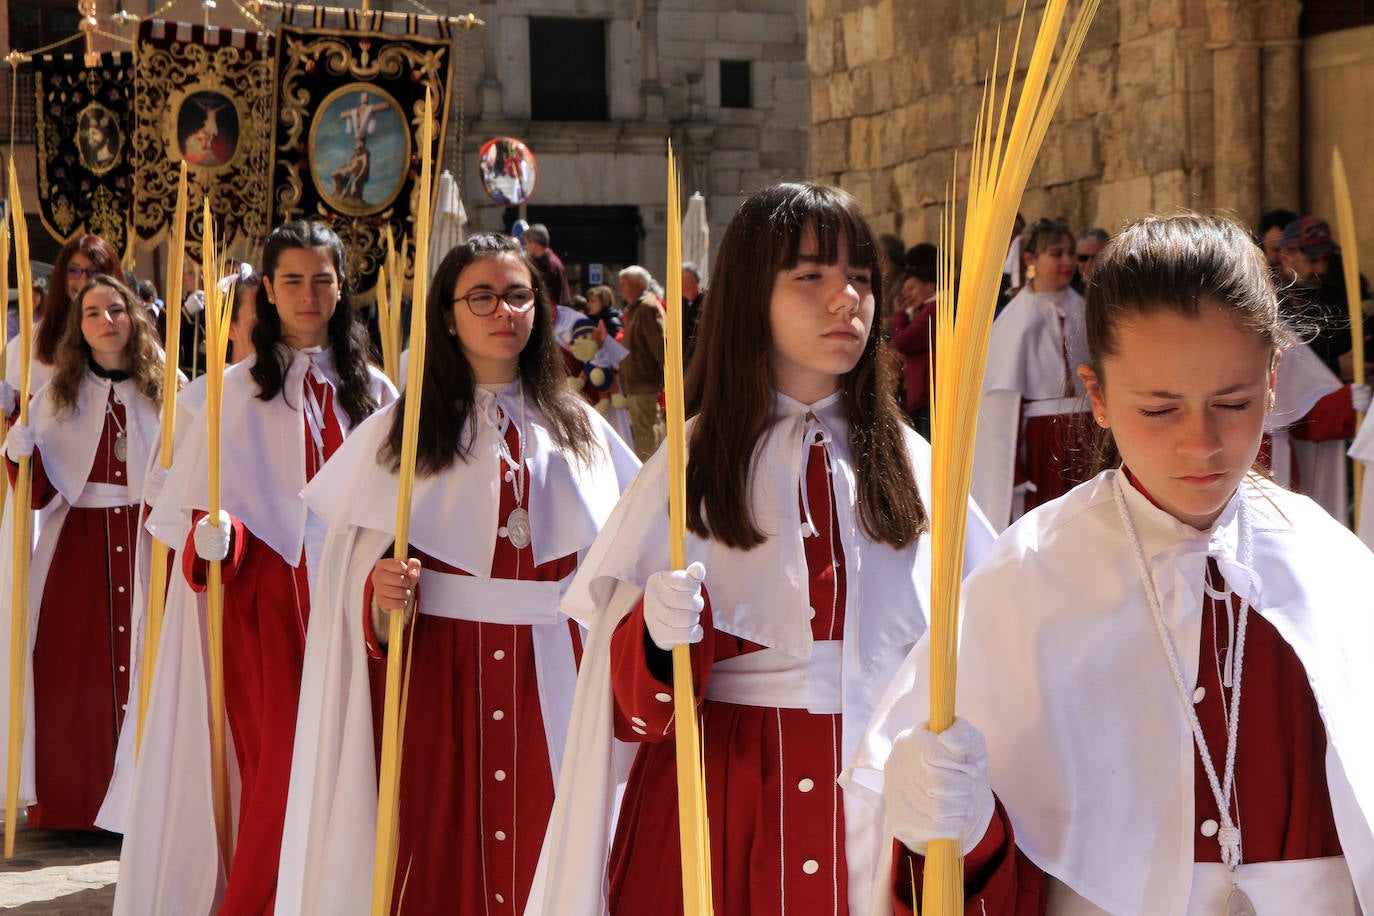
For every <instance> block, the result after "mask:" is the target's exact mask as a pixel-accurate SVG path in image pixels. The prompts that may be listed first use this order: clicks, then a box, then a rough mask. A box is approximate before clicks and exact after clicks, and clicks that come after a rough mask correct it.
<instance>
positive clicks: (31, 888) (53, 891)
mask: <svg viewBox="0 0 1374 916" xmlns="http://www.w3.org/2000/svg"><path fill="white" fill-rule="evenodd" d="M21 817H22V815H21ZM119 841H120V837H119V836H118V834H113V833H84V832H80V831H75V830H30V829H28V828H27V827H26V826H24V824H23V823H22V821H21V823H20V826H19V831H18V833H17V834H16V835H15V842H14V858H12V859H0V910H4V911H5V912H6V913H17V914H23V916H97V914H98V916H108V914H109V913H110V911H111V910H112V909H113V907H114V890H115V877H116V876H117V875H118V873H119Z"/></svg>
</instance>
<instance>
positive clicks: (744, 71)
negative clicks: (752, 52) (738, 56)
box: [720, 60, 754, 108]
mask: <svg viewBox="0 0 1374 916" xmlns="http://www.w3.org/2000/svg"><path fill="white" fill-rule="evenodd" d="M720 107H721V108H753V107H754V91H753V86H752V85H751V84H750V79H749V61H747V60H723V61H721V62H720Z"/></svg>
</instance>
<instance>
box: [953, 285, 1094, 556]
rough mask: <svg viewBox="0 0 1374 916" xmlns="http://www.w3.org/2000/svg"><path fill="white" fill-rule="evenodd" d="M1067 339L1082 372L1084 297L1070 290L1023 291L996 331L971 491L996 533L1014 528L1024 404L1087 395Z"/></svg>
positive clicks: (994, 326) (981, 407)
mask: <svg viewBox="0 0 1374 916" xmlns="http://www.w3.org/2000/svg"><path fill="white" fill-rule="evenodd" d="M1061 313H1062V314H1063V316H1064V317H1063V318H1062V319H1061V318H1060V314H1061ZM1065 338H1067V339H1068V357H1067V358H1068V368H1069V369H1070V370H1076V369H1077V368H1078V366H1079V365H1080V364H1082V363H1086V362H1088V340H1087V330H1086V327H1085V325H1084V317H1083V297H1082V296H1080V295H1078V293H1077V292H1075V291H1074V290H1073V289H1072V288H1070V287H1066V288H1065V289H1063V290H1062V291H1060V292H1058V293H1037V292H1034V291H1033V290H1031V289H1030V287H1029V286H1026V287H1022V289H1021V291H1020V292H1019V293H1017V294H1016V295H1015V296H1014V297H1012V300H1011V301H1010V302H1009V303H1007V307H1006V308H1005V309H1003V310H1002V314H1000V315H998V316H997V320H996V321H994V322H993V324H992V332H991V335H990V336H989V338H988V358H987V368H986V370H985V373H984V375H983V396H982V399H981V400H980V402H979V406H978V430H977V439H976V442H975V445H974V452H973V482H972V485H971V492H972V495H973V498H974V500H975V501H976V502H977V503H978V505H979V506H981V507H982V509H983V511H984V512H986V513H987V516H988V520H989V521H990V522H992V524H993V527H994V528H996V529H997V530H998V531H1001V530H1002V529H1004V528H1006V527H1007V525H1008V524H1009V522H1010V521H1011V514H1012V482H1013V478H1014V477H1015V473H1016V449H1017V444H1018V442H1019V441H1020V438H1021V402H1022V400H1027V401H1047V400H1055V399H1057V398H1061V397H1063V396H1064V392H1065V391H1066V390H1070V389H1071V390H1073V391H1074V392H1075V393H1076V394H1078V395H1083V394H1084V391H1083V385H1082V383H1081V382H1080V381H1079V380H1078V377H1077V376H1076V375H1071V376H1066V367H1065V353H1064V346H1065V344H1064V341H1065ZM1084 405H1085V406H1084V409H1085V410H1086V409H1088V408H1087V406H1086V405H1087V399H1086V397H1085V398H1084Z"/></svg>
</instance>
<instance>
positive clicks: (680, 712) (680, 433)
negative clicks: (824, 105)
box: [663, 142, 715, 916]
mask: <svg viewBox="0 0 1374 916" xmlns="http://www.w3.org/2000/svg"><path fill="white" fill-rule="evenodd" d="M681 209H682V204H681V201H680V200H679V198H678V176H677V161H676V160H675V158H674V156H673V145H672V143H671V142H669V144H668V276H667V277H666V278H665V279H666V280H667V284H668V289H667V295H668V307H669V312H668V315H667V320H666V321H665V322H664V323H663V328H664V337H665V340H664V348H663V349H664V353H663V391H664V403H665V405H666V408H667V409H666V413H667V417H666V421H667V428H668V435H667V444H666V446H665V447H666V448H667V450H668V530H669V539H668V563H669V565H670V566H671V567H672V568H673V569H683V568H685V567H686V565H687V432H686V416H685V413H686V410H685V407H684V404H683V391H682V387H683V385H682V314H681V308H682V218H681ZM673 722H674V728H675V735H674V740H675V742H676V750H677V756H676V760H677V816H678V841H679V846H680V851H681V854H682V906H683V912H684V913H685V914H686V916H710V914H711V913H713V912H714V906H715V904H714V900H713V898H712V894H711V834H710V831H709V826H708V823H707V814H706V784H705V779H704V775H703V773H702V759H701V736H700V734H699V730H698V724H697V706H696V690H695V688H694V687H693V684H692V654H691V647H690V646H688V645H686V644H683V645H678V646H673Z"/></svg>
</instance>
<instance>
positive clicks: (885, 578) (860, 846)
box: [526, 395, 992, 916]
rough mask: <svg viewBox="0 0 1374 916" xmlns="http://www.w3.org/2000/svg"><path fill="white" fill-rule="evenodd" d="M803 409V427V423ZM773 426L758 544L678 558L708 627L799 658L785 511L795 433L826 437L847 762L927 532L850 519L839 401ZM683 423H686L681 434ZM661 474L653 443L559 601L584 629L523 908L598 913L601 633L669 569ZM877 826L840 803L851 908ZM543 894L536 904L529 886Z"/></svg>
mask: <svg viewBox="0 0 1374 916" xmlns="http://www.w3.org/2000/svg"><path fill="white" fill-rule="evenodd" d="M809 416H814V418H815V419H814V421H812V420H810V419H808V417H809ZM771 422H772V425H771V427H770V428H769V429H768V430H766V431H765V433H764V436H763V438H762V440H761V441H760V443H759V445H758V446H757V448H756V452H755V456H756V457H755V462H754V470H753V472H752V473H751V501H752V506H753V511H754V518H755V521H756V522H757V523H758V525H759V527H760V528H761V529H762V530H763V531H764V533H765V534H767V535H769V537H768V540H766V541H765V542H764V543H763V544H761V545H759V546H758V547H756V548H754V549H753V550H749V551H740V550H735V549H732V548H729V547H726V546H724V545H722V544H720V543H718V542H716V541H713V540H702V539H700V538H698V537H696V536H694V535H692V534H691V533H690V532H689V533H688V535H687V562H688V563H691V562H692V561H695V560H700V561H701V562H702V563H703V564H704V565H705V567H706V586H707V588H708V589H709V590H710V594H711V607H712V613H713V615H714V622H715V626H716V627H717V628H718V629H720V630H722V631H724V632H726V633H730V634H732V635H735V636H740V637H743V638H745V639H749V640H751V641H753V642H757V643H760V644H761V645H764V646H766V647H769V648H773V649H777V650H779V651H782V652H786V653H788V654H790V655H793V656H795V657H797V658H801V659H805V658H808V657H809V656H810V654H811V650H812V639H811V624H810V603H809V593H808V585H807V581H808V580H807V571H806V557H805V552H804V548H803V546H802V537H801V521H802V520H801V517H800V509H799V507H798V505H797V503H798V497H797V494H798V493H799V492H800V482H801V472H802V466H803V465H802V461H803V458H804V455H805V449H806V448H807V447H808V444H807V441H806V436H805V433H806V432H807V430H808V429H814V428H815V427H814V426H809V424H810V423H812V422H818V423H819V424H820V425H821V426H822V427H823V428H824V429H825V430H826V431H828V433H829V435H830V443H829V446H828V447H829V450H830V456H831V463H832V467H833V469H834V476H833V485H834V487H835V503H836V507H837V516H836V524H837V525H838V526H839V530H840V537H841V542H842V544H843V549H844V557H845V566H846V570H847V571H848V579H847V588H846V595H845V599H846V600H845V616H844V637H843V642H844V647H843V666H844V673H843V676H842V688H841V689H842V708H843V718H842V736H841V745H842V749H843V751H844V753H845V758H844V759H847V757H848V754H849V753H850V752H852V751H853V749H854V747H855V746H856V744H857V741H858V739H859V736H860V734H861V733H862V730H863V728H864V726H865V725H866V724H867V722H868V718H869V714H870V713H871V711H872V709H873V704H874V703H875V702H876V700H877V698H878V697H879V695H880V694H881V691H882V689H883V687H884V686H885V685H886V684H887V682H888V680H889V679H890V678H891V676H892V674H893V672H894V671H895V670H896V668H897V665H898V664H899V663H900V661H901V658H902V657H903V656H904V655H905V654H906V653H907V651H908V650H909V649H910V647H911V646H912V645H913V644H914V643H915V641H916V639H917V638H918V637H919V636H920V635H921V634H922V633H923V632H925V629H926V626H927V615H928V608H929V583H930V546H929V538H928V537H926V536H923V537H921V538H920V540H919V541H918V542H917V543H916V544H914V545H912V546H911V547H908V548H906V549H904V550H896V549H894V548H892V547H890V546H888V545H886V544H882V543H875V542H873V541H870V540H869V539H868V538H867V537H866V536H865V535H864V534H863V531H862V528H861V527H860V526H859V520H858V518H857V517H856V516H855V512H854V506H855V475H854V464H853V460H852V458H851V457H850V452H849V440H848V435H849V434H848V425H847V422H846V421H845V419H844V416H843V407H842V405H841V403H840V401H839V397H838V396H833V397H831V398H827V399H826V400H825V401H822V402H820V403H818V404H816V405H813V406H811V407H809V408H808V407H807V406H806V405H802V404H799V403H797V402H796V401H793V400H791V399H789V398H785V397H783V396H781V395H778V396H777V400H776V406H775V410H774V414H773V416H772V417H771ZM693 428H694V424H691V423H689V424H688V435H689V436H690V435H691V430H692V429H693ZM903 435H904V438H905V444H906V448H907V454H908V457H909V458H910V460H911V466H912V470H913V471H914V475H915V478H916V483H917V487H918V489H919V490H920V494H921V500H922V502H923V504H924V505H926V506H929V505H930V446H929V444H928V443H927V442H926V441H925V440H924V439H922V438H921V437H920V436H918V435H916V434H915V433H914V432H912V431H911V430H909V429H907V428H905V427H903ZM667 493H668V468H667V460H666V453H665V452H664V451H663V450H660V451H659V452H658V453H657V454H655V455H654V457H653V458H651V459H650V460H649V462H648V463H647V464H646V465H645V466H644V470H643V471H642V472H641V473H640V475H639V477H638V478H636V480H635V482H634V485H633V486H632V487H630V489H629V490H628V491H627V492H626V494H625V496H624V498H623V499H622V500H621V502H620V505H619V506H618V507H616V511H615V514H614V515H613V516H612V517H611V519H610V521H609V522H607V524H606V527H605V530H604V531H603V533H602V535H601V537H599V538H598V539H597V541H596V543H595V544H594V545H593V547H592V550H591V552H590V553H589V554H588V556H587V560H586V562H585V563H583V565H582V568H581V569H580V570H579V571H578V574H577V577H576V578H575V579H574V580H573V584H572V586H571V587H570V588H569V590H568V594H567V596H566V597H565V599H564V603H563V608H564V610H565V611H566V612H567V613H568V614H569V616H571V617H573V618H574V619H576V620H578V621H580V622H582V623H583V624H584V625H586V626H587V627H589V629H590V633H589V635H588V639H587V645H586V648H585V650H584V652H583V657H582V669H581V671H580V672H579V676H578V684H577V696H576V697H575V698H574V701H573V721H572V726H571V734H572V735H573V736H574V741H573V742H572V743H571V744H570V746H569V749H568V753H567V755H566V757H565V759H564V764H563V771H562V773H561V774H560V775H559V779H558V792H557V795H556V798H555V801H554V810H553V815H552V817H551V818H550V824H549V834H548V836H547V837H546V839H545V846H544V852H543V855H542V856H541V860H540V866H539V870H538V872H537V873H536V876H535V884H534V890H533V891H532V892H531V895H530V904H529V906H528V907H527V910H526V913H527V914H533V913H538V912H540V911H541V910H540V906H539V905H540V904H541V903H542V912H544V913H548V914H560V916H561V914H575V916H593V914H600V913H604V912H605V911H606V864H607V860H608V857H609V854H610V843H611V836H612V831H613V828H614V825H613V823H612V821H613V813H614V804H615V798H616V794H617V783H620V782H623V781H624V780H625V778H626V776H627V775H628V765H629V763H630V758H619V759H617V758H616V757H615V755H614V753H613V747H612V743H611V735H612V725H611V712H612V709H611V704H612V699H611V688H610V658H609V656H610V641H611V634H612V632H613V631H614V629H615V626H616V624H617V623H619V621H620V619H621V618H622V617H623V616H624V614H625V613H627V612H628V611H629V609H630V608H631V607H633V605H634V604H635V602H636V601H637V600H638V598H639V595H640V594H641V593H642V590H643V587H644V584H645V582H646V581H647V579H648V577H649V576H650V575H652V574H653V573H654V572H657V571H659V570H663V569H667V568H668V510H667V506H668V497H667ZM991 539H992V532H991V528H990V526H989V525H988V524H987V521H986V520H985V519H984V518H983V516H982V513H981V512H979V511H978V509H977V507H976V506H973V505H970V508H969V519H968V536H967V546H966V548H965V568H966V569H969V568H972V566H973V565H974V564H975V563H977V561H978V559H979V558H980V557H981V556H982V555H983V553H984V552H985V550H986V548H987V546H988V544H989V543H990V542H991ZM879 827H880V824H879V823H878V822H877V820H876V819H875V818H873V817H871V816H866V812H864V811H863V809H861V808H854V807H853V806H850V805H848V804H846V806H845V828H846V852H845V855H846V859H847V862H848V865H849V871H850V879H849V894H850V912H853V913H859V912H862V904H863V903H864V902H865V901H866V900H867V899H868V892H869V888H870V886H871V883H872V868H873V867H874V862H875V859H876V856H877V853H878V847H879V844H880V837H879V835H878V828H879ZM541 892H542V895H543V896H542V899H541V897H540V894H541Z"/></svg>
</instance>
